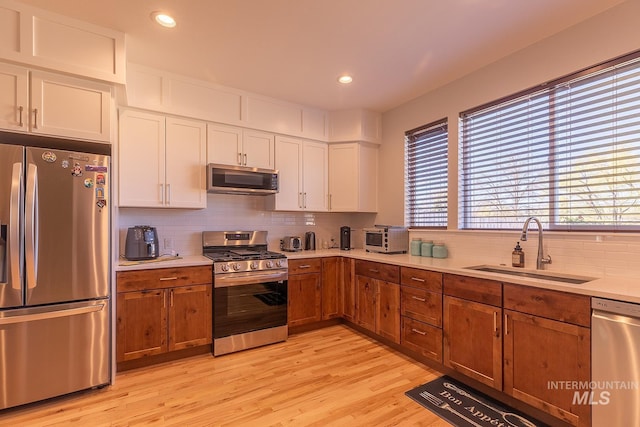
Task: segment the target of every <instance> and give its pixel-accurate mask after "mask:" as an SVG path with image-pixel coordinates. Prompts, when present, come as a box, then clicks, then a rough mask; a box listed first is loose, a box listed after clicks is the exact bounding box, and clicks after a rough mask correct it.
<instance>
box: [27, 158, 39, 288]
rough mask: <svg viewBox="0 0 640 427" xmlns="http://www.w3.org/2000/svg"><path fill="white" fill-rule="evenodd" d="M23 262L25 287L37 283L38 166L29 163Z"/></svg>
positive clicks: (33, 286) (34, 285)
mask: <svg viewBox="0 0 640 427" xmlns="http://www.w3.org/2000/svg"><path fill="white" fill-rule="evenodd" d="M25 218H26V220H25V230H24V232H25V246H24V251H25V264H26V276H27V289H33V288H35V287H36V286H37V285H38V277H37V269H38V167H37V166H36V165H34V164H33V163H29V167H28V169H27V190H26V201H25Z"/></svg>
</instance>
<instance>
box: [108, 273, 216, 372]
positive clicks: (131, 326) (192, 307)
mask: <svg viewBox="0 0 640 427" xmlns="http://www.w3.org/2000/svg"><path fill="white" fill-rule="evenodd" d="M116 312H117V318H118V330H117V334H116V361H117V362H124V361H127V360H132V359H138V358H141V357H146V356H153V355H157V354H162V353H166V352H168V351H174V350H180V349H185V348H189V347H195V346H199V345H206V344H211V285H197V286H185V287H177V288H171V289H156V290H148V291H136V292H121V293H118V296H117V310H116Z"/></svg>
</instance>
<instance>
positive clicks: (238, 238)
mask: <svg viewBox="0 0 640 427" xmlns="http://www.w3.org/2000/svg"><path fill="white" fill-rule="evenodd" d="M202 243H203V248H202V252H203V255H204V256H206V257H207V258H209V259H211V260H213V274H214V275H216V274H232V273H245V274H246V273H252V272H260V271H264V270H286V269H287V268H288V264H287V257H286V255H284V254H282V253H280V252H271V251H268V250H267V232H266V231H233V232H225V231H205V232H203V233H202Z"/></svg>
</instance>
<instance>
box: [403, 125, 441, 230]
mask: <svg viewBox="0 0 640 427" xmlns="http://www.w3.org/2000/svg"><path fill="white" fill-rule="evenodd" d="M447 137H448V132H447V120H446V119H443V120H440V121H438V122H434V123H431V124H428V125H425V126H422V127H420V128H417V129H413V130H410V131H407V132H406V133H405V168H404V170H405V217H406V218H405V222H406V224H407V225H408V226H409V227H432V228H446V227H447V178H448V166H447V162H448V148H447V140H448V139H447Z"/></svg>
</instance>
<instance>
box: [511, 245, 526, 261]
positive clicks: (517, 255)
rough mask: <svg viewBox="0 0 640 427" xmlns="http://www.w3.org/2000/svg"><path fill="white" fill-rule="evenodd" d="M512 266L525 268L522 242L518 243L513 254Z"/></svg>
mask: <svg viewBox="0 0 640 427" xmlns="http://www.w3.org/2000/svg"><path fill="white" fill-rule="evenodd" d="M511 265H512V266H513V267H524V251H523V250H522V248H521V247H520V242H516V247H515V248H513V252H511Z"/></svg>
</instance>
